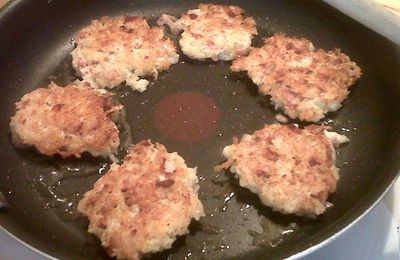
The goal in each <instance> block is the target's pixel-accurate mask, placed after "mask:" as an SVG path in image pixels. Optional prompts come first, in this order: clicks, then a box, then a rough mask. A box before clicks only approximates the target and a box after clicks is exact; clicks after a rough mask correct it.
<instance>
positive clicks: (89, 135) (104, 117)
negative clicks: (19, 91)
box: [10, 83, 121, 157]
mask: <svg viewBox="0 0 400 260" xmlns="http://www.w3.org/2000/svg"><path fill="white" fill-rule="evenodd" d="M86 84H87V83H86ZM16 108H17V112H16V114H15V116H14V117H12V118H11V123H10V125H11V128H12V132H13V134H14V139H16V140H18V141H19V142H22V143H24V144H26V145H33V146H35V147H36V148H37V149H38V150H39V152H41V153H42V154H45V155H49V156H52V155H54V154H59V155H61V156H62V157H68V156H71V155H74V156H76V157H80V155H81V154H82V153H83V152H85V151H89V152H91V153H92V154H93V155H104V156H107V155H109V154H110V153H112V152H114V151H115V150H116V148H117V147H118V145H119V137H118V133H119V131H118V129H117V127H116V125H115V123H114V122H113V119H114V118H115V115H116V112H118V110H119V109H120V108H121V106H119V105H116V104H115V103H114V102H113V101H112V99H111V97H110V94H108V93H100V92H98V91H96V90H94V89H92V88H90V87H87V86H83V84H82V83H72V84H70V85H68V86H66V87H59V86H57V85H56V84H54V83H51V84H50V85H49V87H48V88H39V89H36V90H34V91H32V92H31V93H28V94H26V95H24V96H23V97H22V98H21V100H20V101H18V102H17V103H16Z"/></svg>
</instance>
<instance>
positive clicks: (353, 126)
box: [0, 0, 400, 259]
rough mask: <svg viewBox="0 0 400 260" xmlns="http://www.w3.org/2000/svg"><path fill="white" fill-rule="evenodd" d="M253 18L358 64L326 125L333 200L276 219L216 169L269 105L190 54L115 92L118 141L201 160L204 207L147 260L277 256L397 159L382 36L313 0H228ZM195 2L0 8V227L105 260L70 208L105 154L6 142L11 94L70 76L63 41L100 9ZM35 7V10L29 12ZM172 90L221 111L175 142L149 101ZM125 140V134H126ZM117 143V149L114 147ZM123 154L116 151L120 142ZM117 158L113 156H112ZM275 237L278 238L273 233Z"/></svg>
mask: <svg viewBox="0 0 400 260" xmlns="http://www.w3.org/2000/svg"><path fill="white" fill-rule="evenodd" d="M232 4H238V5H240V6H241V7H243V8H244V9H245V10H246V11H247V13H248V14H249V15H251V16H253V17H255V19H256V21H257V26H258V29H259V35H260V37H258V38H257V39H256V40H255V43H256V45H257V44H260V42H261V40H260V39H261V36H269V35H272V34H273V33H275V32H284V33H287V34H289V35H292V36H304V37H307V38H309V39H310V40H312V41H313V42H314V43H315V45H316V46H317V47H320V48H324V49H331V48H333V47H340V48H341V49H342V50H343V51H344V52H345V53H347V54H348V55H349V56H350V57H351V58H352V59H353V60H354V61H356V62H357V63H358V64H359V66H360V67H361V68H362V70H363V74H364V75H363V76H362V78H361V79H360V80H359V82H358V83H357V84H356V85H355V86H354V88H353V89H352V93H351V95H350V98H349V99H348V100H347V101H346V102H345V104H344V107H343V108H342V109H340V110H339V111H338V112H335V113H331V114H329V115H328V117H327V118H326V119H325V120H324V123H326V124H329V125H331V126H332V127H333V128H334V130H336V131H337V132H339V133H343V134H345V135H347V136H348V137H349V138H350V139H351V142H350V143H349V144H348V145H346V146H344V147H342V148H340V149H339V150H338V166H339V167H340V168H341V172H340V175H341V179H340V181H339V185H338V191H337V193H335V194H334V195H333V196H332V197H331V201H332V202H333V203H334V207H333V208H332V209H330V210H329V211H328V212H327V213H326V214H325V215H323V216H321V217H320V218H318V219H317V220H307V221H306V220H302V219H300V218H297V217H293V216H283V215H281V214H278V213H275V212H273V211H272V210H270V209H269V208H267V207H264V206H262V205H261V203H260V201H259V199H258V198H257V197H256V196H255V195H253V194H252V193H251V192H249V191H247V190H245V189H242V188H240V187H239V186H238V183H237V181H236V180H234V179H233V178H232V177H231V176H230V175H229V174H228V173H222V174H215V173H214V172H213V170H212V169H213V167H214V166H215V165H217V164H219V163H220V162H221V161H222V160H223V158H222V156H221V151H222V148H223V147H224V146H225V145H228V144H230V143H231V140H232V137H233V136H241V135H242V134H244V133H252V132H253V131H254V130H256V129H259V128H261V127H262V126H263V125H264V124H266V123H272V122H275V121H274V116H275V114H276V112H275V111H274V109H273V107H272V106H271V105H270V102H269V100H268V99H267V98H264V97H261V96H260V95H258V93H257V88H256V87H255V85H253V84H252V83H251V81H250V80H248V79H247V78H246V77H244V76H243V75H241V74H238V75H234V74H232V73H231V72H230V71H229V65H230V63H224V62H218V63H212V62H205V63H200V62H193V61H190V60H188V59H186V58H185V57H182V58H181V61H180V63H179V64H177V65H175V66H172V67H171V69H170V70H169V71H168V72H166V73H162V74H161V75H160V78H159V79H158V80H156V81H154V82H153V83H152V85H151V86H150V87H149V88H148V90H147V91H146V92H145V93H143V94H139V93H132V92H131V91H130V90H129V89H128V88H127V87H122V88H120V89H118V90H117V91H116V98H117V99H118V100H119V101H120V102H121V103H122V104H124V106H125V108H126V114H125V115H124V117H123V119H124V120H122V121H121V122H120V127H121V129H122V132H123V134H124V135H123V136H122V139H123V140H124V142H125V145H126V146H128V145H130V144H131V143H136V142H137V141H139V140H142V139H145V138H151V139H152V140H153V141H158V142H161V143H163V144H165V145H166V147H167V148H168V150H169V151H176V152H178V153H179V154H180V155H181V156H182V157H183V158H184V159H185V160H186V162H187V163H188V165H189V166H191V167H194V166H198V174H199V177H200V185H201V188H200V199H201V200H202V201H203V202H204V204H205V208H206V211H207V217H205V218H204V219H203V220H202V221H201V222H200V223H193V225H192V226H191V234H189V235H188V236H186V237H182V238H180V239H178V241H177V242H176V243H175V244H174V247H173V249H171V250H167V251H166V252H164V253H162V254H158V255H155V256H154V257H155V258H165V257H166V256H168V255H169V254H171V256H170V259H182V258H183V257H185V256H186V257H188V258H190V257H194V258H207V259H220V258H223V257H226V258H232V257H243V259H250V258H251V257H259V256H264V257H265V256H268V255H269V256H270V257H279V258H281V257H285V256H289V255H292V254H294V253H297V252H299V251H302V250H304V249H306V248H308V247H310V246H312V245H314V244H316V243H318V242H320V241H322V240H324V239H325V238H327V237H329V236H330V235H332V234H334V233H335V232H337V231H338V230H340V229H341V228H343V227H344V226H345V225H346V224H348V223H349V222H351V221H352V220H353V219H355V218H356V217H357V216H358V215H360V214H361V213H362V212H363V211H364V210H365V209H366V208H367V207H368V206H369V205H371V204H372V203H373V202H374V201H375V200H376V199H377V198H378V197H379V195H380V194H381V193H382V192H383V191H384V190H385V188H386V187H387V186H388V185H389V183H390V182H391V181H392V180H393V179H394V177H395V175H396V170H397V169H398V166H399V165H398V162H397V160H396V155H399V143H398V140H399V134H398V133H399V126H400V122H399V118H398V116H397V115H398V113H399V112H400V111H399V107H400V106H399V102H398V100H399V98H400V93H399V89H400V86H399V82H400V78H399V75H398V73H397V71H396V69H398V68H399V57H400V55H399V52H398V49H397V48H396V47H394V46H393V45H392V44H391V43H390V42H388V41H386V40H385V39H383V38H381V37H380V36H378V35H377V34H375V33H373V32H371V31H370V30H368V29H366V28H365V27H363V26H361V25H359V24H357V23H355V22H354V21H352V20H350V19H349V18H347V17H345V16H344V15H342V14H340V13H338V12H337V11H335V10H333V9H331V8H330V7H328V6H326V5H324V4H322V3H317V2H315V1H312V2H308V1H304V2H302V3H301V4H300V3H299V2H298V1H258V2H256V1H251V2H250V1H248V2H246V1H234V2H232ZM196 5H197V3H196V2H193V1H190V2H189V1H187V2H176V1H122V0H121V1H84V2H79V3H78V2H72V1H50V2H49V4H47V3H46V1H41V2H40V3H38V2H37V1H33V0H31V1H16V2H14V3H13V4H12V5H11V6H10V7H9V8H8V9H7V10H6V12H4V13H2V14H1V15H0V35H2V38H1V39H0V41H1V46H2V47H1V49H0V61H1V62H2V66H0V87H1V89H2V93H3V94H2V102H0V107H1V111H2V112H3V114H2V116H1V118H0V120H1V124H0V127H1V132H0V133H1V136H0V138H1V139H0V140H1V147H0V154H1V157H0V160H1V164H2V169H3V170H2V171H1V173H0V190H1V191H2V192H3V194H4V195H5V196H6V197H7V199H8V201H9V202H10V204H11V207H10V209H8V210H6V211H3V212H1V213H0V224H1V225H3V226H4V227H6V228H7V229H9V230H10V231H11V232H13V233H15V234H17V235H18V236H20V237H21V238H22V239H23V240H25V241H27V242H28V243H30V244H32V245H34V246H36V247H38V248H40V249H41V250H43V251H45V252H48V253H49V254H52V255H54V256H57V257H60V258H62V259H72V258H73V259H79V258H87V257H90V258H105V257H106V255H105V253H104V251H103V250H102V249H101V247H100V246H99V242H98V240H97V239H96V238H94V237H93V236H91V235H88V234H87V233H86V231H85V229H86V225H87V221H86V220H85V219H84V218H81V217H80V216H79V214H77V212H76V205H77V202H78V201H79V199H80V198H81V197H82V195H83V193H84V192H85V191H87V190H89V189H90V188H91V186H92V185H93V183H94V182H95V181H96V180H97V179H98V178H99V177H100V176H101V175H102V174H104V173H105V172H106V170H107V168H108V166H109V162H108V161H107V160H103V159H94V158H91V157H89V156H86V157H84V158H83V159H82V160H77V159H67V160H61V159H57V158H47V157H44V156H41V155H38V154H37V153H36V152H35V151H34V150H33V149H31V150H15V149H14V148H13V146H12V144H11V142H10V137H9V128H8V124H9V118H10V117H11V116H12V115H13V113H14V109H15V107H14V102H15V101H17V100H18V99H19V98H20V97H21V96H22V95H24V94H25V93H27V92H29V91H32V90H33V89H35V88H36V87H37V86H39V85H46V84H48V82H50V81H55V82H57V83H59V84H61V85H65V84H67V83H68V82H71V81H73V80H75V79H76V76H75V75H74V72H73V69H72V68H71V65H70V64H71V58H70V56H69V52H70V51H71V50H72V48H73V41H71V39H72V38H73V37H74V33H76V32H77V31H78V30H79V29H80V28H81V27H82V26H84V25H86V24H88V23H89V22H90V20H91V19H95V18H98V17H101V16H103V15H111V16H115V15H126V14H131V15H145V16H147V17H148V18H149V19H152V20H154V19H155V18H156V17H158V16H159V15H160V14H161V13H170V14H175V15H179V14H180V13H182V12H184V11H185V10H187V9H189V8H194V7H195V6H196ZM38 14H40V15H38ZM177 92H197V93H200V94H202V95H205V96H207V97H209V98H210V99H211V100H212V101H213V102H214V103H215V104H216V106H217V107H219V108H220V109H221V112H220V115H219V118H218V120H219V121H218V125H217V127H215V129H214V130H213V131H212V132H211V133H209V134H208V136H207V137H206V138H202V139H201V140H200V141H196V142H182V141H174V140H172V139H170V138H168V136H166V135H164V134H162V133H160V132H159V131H158V130H157V128H156V127H155V126H154V124H153V123H154V122H153V120H152V119H153V117H154V108H155V107H156V105H157V104H158V103H159V102H160V101H161V100H162V99H163V98H165V97H167V96H169V95H172V94H174V93H177ZM129 137H132V138H129ZM123 148H124V147H123ZM122 150H123V149H122ZM122 155H123V152H121V154H120V156H122ZM282 234H283V235H282Z"/></svg>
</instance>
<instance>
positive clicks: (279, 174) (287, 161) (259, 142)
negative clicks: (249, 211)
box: [215, 124, 349, 218]
mask: <svg viewBox="0 0 400 260" xmlns="http://www.w3.org/2000/svg"><path fill="white" fill-rule="evenodd" d="M348 141H349V139H348V138H347V137H345V136H343V135H339V134H337V133H335V132H330V131H328V129H327V128H326V127H321V126H317V125H311V126H307V127H305V128H304V129H300V128H298V126H297V125H278V124H274V125H266V126H265V127H264V128H263V129H260V130H258V131H255V132H254V133H253V134H252V135H244V136H243V137H242V138H241V140H240V141H239V139H237V138H235V139H234V142H233V144H232V145H229V146H226V147H225V148H224V150H223V154H224V156H225V157H226V158H227V161H226V162H224V163H222V164H221V165H219V166H217V167H215V170H216V171H220V170H222V169H230V171H231V172H232V173H236V174H237V175H238V177H239V184H240V186H242V187H245V188H248V189H249V190H251V191H252V192H253V193H256V194H258V196H259V197H260V199H261V201H262V203H263V204H265V205H267V206H270V207H272V208H273V209H274V210H276V211H279V212H281V213H284V214H296V215H299V216H305V217H311V218H314V217H315V216H317V215H320V214H323V213H324V212H325V210H326V207H327V206H329V205H330V203H329V202H327V198H328V196H329V194H330V193H333V192H335V190H336V185H337V181H338V179H339V174H338V168H337V167H336V166H335V160H336V155H335V149H334V146H336V147H337V146H338V145H340V144H341V143H345V142H348Z"/></svg>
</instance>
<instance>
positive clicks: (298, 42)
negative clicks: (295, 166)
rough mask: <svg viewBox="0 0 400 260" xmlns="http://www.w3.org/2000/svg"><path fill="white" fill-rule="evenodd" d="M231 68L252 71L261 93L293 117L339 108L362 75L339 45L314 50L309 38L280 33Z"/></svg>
mask: <svg viewBox="0 0 400 260" xmlns="http://www.w3.org/2000/svg"><path fill="white" fill-rule="evenodd" d="M231 69H232V71H248V74H249V76H250V78H251V79H252V80H253V81H254V82H255V83H256V84H257V85H258V86H259V89H260V92H261V93H263V94H264V95H269V96H271V97H272V101H273V102H274V103H275V105H276V106H277V107H281V108H283V109H284V111H285V112H286V113H287V114H288V115H289V116H290V117H291V118H299V119H300V120H305V121H318V120H319V119H321V118H322V117H323V116H324V114H325V113H326V112H328V111H334V110H336V109H338V108H339V107H340V103H341V102H342V101H343V100H344V99H346V98H347V96H348V94H349V91H348V88H349V87H350V86H351V85H353V84H354V83H355V81H356V80H357V79H358V78H359V77H360V76H361V69H360V68H359V67H358V66H357V65H356V64H355V63H354V62H352V61H351V60H350V58H349V57H348V56H347V55H345V54H344V53H342V52H341V51H340V50H339V49H334V50H332V51H328V52H326V51H324V50H321V49H318V50H314V46H313V45H312V43H311V42H310V41H309V40H307V39H305V38H293V37H288V36H286V35H284V34H280V33H278V34H275V35H274V36H272V37H270V38H266V39H264V46H262V47H261V48H253V49H252V50H251V51H250V53H249V55H248V56H246V57H240V58H238V59H236V60H234V62H233V64H232V66H231ZM336 104H337V105H336ZM321 107H322V108H321Z"/></svg>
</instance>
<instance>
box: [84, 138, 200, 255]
mask: <svg viewBox="0 0 400 260" xmlns="http://www.w3.org/2000/svg"><path fill="white" fill-rule="evenodd" d="M171 163H172V165H173V166H174V167H173V170H171V169H169V170H166V169H167V168H168V167H169V166H166V164H171ZM196 183H197V177H196V175H195V169H190V168H187V166H186V165H185V164H184V161H183V159H182V158H181V157H179V156H178V155H176V154H175V153H174V154H171V153H168V152H167V150H166V149H165V147H164V146H163V145H161V144H158V143H156V144H153V143H151V141H149V140H145V141H141V142H139V143H138V144H136V145H135V146H134V147H132V148H131V149H130V151H129V152H128V154H127V156H126V157H125V159H124V163H123V164H122V165H115V164H114V165H113V166H112V167H111V169H110V171H109V172H108V173H107V174H106V175H104V176H103V177H102V178H100V180H98V181H97V182H96V184H95V185H94V188H93V189H92V190H91V191H89V192H87V193H86V194H85V196H84V198H83V199H82V200H81V201H80V203H79V206H78V209H79V211H81V212H82V213H84V214H85V215H86V216H87V217H88V218H89V221H90V225H89V232H91V233H94V234H95V235H97V236H98V237H99V238H100V239H101V241H102V245H103V246H104V247H106V248H107V251H108V253H109V254H110V255H111V256H117V257H118V258H128V259H137V258H140V256H141V255H142V254H145V253H149V252H155V251H159V250H162V249H166V248H169V247H170V246H171V244H172V241H173V240H175V236H177V235H182V234H185V233H186V232H187V227H188V225H189V223H190V221H191V219H192V218H195V219H199V218H200V216H202V215H203V214H204V213H203V207H202V205H201V202H200V201H199V199H198V198H197V188H195V184H196ZM196 186H197V184H196ZM154 241H156V242H154Z"/></svg>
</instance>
